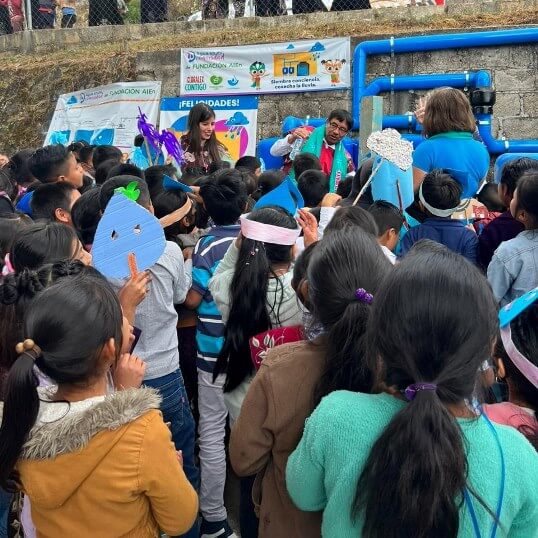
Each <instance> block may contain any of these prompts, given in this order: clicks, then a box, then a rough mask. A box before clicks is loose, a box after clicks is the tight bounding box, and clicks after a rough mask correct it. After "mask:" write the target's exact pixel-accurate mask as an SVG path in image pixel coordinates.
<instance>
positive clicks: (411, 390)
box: [404, 383, 437, 401]
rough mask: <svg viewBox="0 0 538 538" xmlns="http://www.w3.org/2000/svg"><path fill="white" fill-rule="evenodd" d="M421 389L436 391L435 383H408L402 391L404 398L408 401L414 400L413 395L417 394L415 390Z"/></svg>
mask: <svg viewBox="0 0 538 538" xmlns="http://www.w3.org/2000/svg"><path fill="white" fill-rule="evenodd" d="M421 390H433V391H436V390H437V385H435V384H434V383H413V384H412V385H409V386H408V387H407V388H406V389H405V391H404V395H405V399H406V400H409V401H411V400H414V399H415V396H416V395H417V392H419V391H421Z"/></svg>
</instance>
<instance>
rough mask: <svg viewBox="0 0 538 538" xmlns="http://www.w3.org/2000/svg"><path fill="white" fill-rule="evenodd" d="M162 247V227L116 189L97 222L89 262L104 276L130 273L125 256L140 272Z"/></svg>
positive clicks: (155, 260) (110, 276)
mask: <svg viewBox="0 0 538 538" xmlns="http://www.w3.org/2000/svg"><path fill="white" fill-rule="evenodd" d="M165 247H166V240H165V237H164V230H163V228H162V226H161V225H160V224H159V221H158V220H157V219H156V218H155V217H154V216H153V215H152V214H151V213H150V212H149V211H147V210H146V209H144V208H143V207H142V206H140V205H138V204H137V203H136V202H134V201H133V200H130V199H129V198H128V197H127V196H125V195H124V194H121V193H119V192H116V193H115V194H114V196H112V198H111V199H110V202H108V205H107V206H106V209H105V212H104V214H103V217H102V218H101V220H100V221H99V225H98V226H97V231H96V233H95V241H94V243H93V248H92V256H93V264H94V266H95V268H96V269H98V270H99V271H100V272H101V273H103V275H105V276H106V277H108V278H127V277H129V276H130V274H131V272H130V268H129V255H130V254H134V255H135V257H136V265H137V267H138V269H139V270H140V271H145V270H146V269H149V268H150V267H152V266H153V265H155V263H156V262H157V260H158V259H159V258H160V257H161V256H162V254H163V252H164V249H165Z"/></svg>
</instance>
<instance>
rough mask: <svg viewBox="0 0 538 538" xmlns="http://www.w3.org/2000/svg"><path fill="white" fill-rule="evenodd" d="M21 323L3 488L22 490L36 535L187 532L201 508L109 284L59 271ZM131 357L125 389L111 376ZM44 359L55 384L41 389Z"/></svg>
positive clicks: (2, 437) (9, 385)
mask: <svg viewBox="0 0 538 538" xmlns="http://www.w3.org/2000/svg"><path fill="white" fill-rule="evenodd" d="M73 320H77V323H75V324H74V323H73ZM90 327H91V330H89V328H90ZM23 330H24V339H23V340H22V341H21V342H19V343H18V344H17V346H16V348H17V353H18V354H19V356H18V358H17V359H16V361H15V363H14V364H13V366H12V367H11V369H10V372H9V374H8V377H7V381H6V391H5V394H6V398H5V401H4V408H3V419H2V426H1V428H0V454H1V456H0V457H1V461H2V466H1V468H0V485H1V486H2V487H3V488H6V487H13V486H15V487H20V488H21V489H22V490H23V491H24V493H25V494H26V495H27V497H28V498H29V499H30V501H31V503H32V509H31V512H32V519H33V523H34V524H35V527H36V529H37V534H38V535H40V536H88V535H95V536H103V535H107V534H111V535H114V536H120V535H122V536H126V535H129V534H132V535H137V536H141V537H142V536H144V537H148V538H149V537H151V536H156V535H157V534H158V532H159V531H160V530H162V531H166V532H167V533H168V534H170V535H178V534H181V533H183V532H185V531H187V530H188V529H189V528H190V526H191V525H192V524H193V522H194V520H195V519H196V516H197V511H198V503H197V497H196V492H195V491H194V489H193V488H192V486H191V485H190V484H189V483H188V481H187V480H186V478H185V474H184V471H183V470H182V468H181V465H180V463H179V462H178V455H177V454H176V451H175V450H174V446H173V445H172V443H171V442H170V430H169V429H168V428H167V427H166V425H165V423H164V422H163V419H162V416H161V414H160V413H159V411H158V406H159V403H160V399H159V397H158V395H157V394H156V393H155V391H153V390H151V389H139V388H134V387H139V386H140V381H141V378H142V376H143V364H142V362H141V361H140V360H139V359H138V358H137V357H133V356H131V355H130V354H128V353H125V346H129V344H130V343H132V333H131V327H130V326H129V324H128V323H127V322H126V320H125V318H122V311H121V307H120V303H119V301H118V298H117V297H116V295H115V293H114V291H113V290H112V288H111V287H110V286H109V285H108V284H107V283H106V281H104V280H103V279H102V278H101V277H97V276H90V275H86V276H81V275H79V277H77V278H76V279H75V278H66V279H62V281H61V282H58V283H56V284H54V285H52V286H50V287H49V288H47V289H45V290H43V291H42V292H40V293H39V294H38V295H37V297H36V298H35V299H34V300H33V302H32V305H31V308H29V309H28V310H27V312H26V315H25V319H24V329H23ZM124 363H134V364H133V367H132V368H131V371H130V375H129V376H126V377H124V378H123V379H122V381H121V385H122V388H125V389H126V390H118V391H114V390H113V388H112V387H111V386H110V384H109V373H110V371H111V369H112V370H114V369H115V368H117V367H118V365H121V364H124ZM36 367H37V368H39V370H40V371H41V372H43V373H44V374H45V375H46V376H47V377H48V378H49V379H50V380H51V381H52V382H53V383H55V385H54V386H51V387H42V388H41V387H38V378H37V376H36V373H35V371H36V370H35V369H36ZM131 387H133V388H131ZM21 401H24V402H25V405H24V406H22V407H21V405H20V402H21ZM112 476H115V477H116V479H115V480H112V481H111V480H110V477H112ZM104 491H106V498H107V501H106V503H105V505H106V506H103V494H104V493H103V492H104ZM97 513H99V514H100V517H96V514H97Z"/></svg>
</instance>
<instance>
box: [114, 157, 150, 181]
mask: <svg viewBox="0 0 538 538" xmlns="http://www.w3.org/2000/svg"><path fill="white" fill-rule="evenodd" d="M105 162H106V161H105ZM116 176H136V177H138V178H140V179H145V175H144V171H143V170H141V169H140V168H138V166H135V165H134V164H131V163H117V164H116V165H114V166H113V167H112V168H110V170H109V171H108V174H107V176H106V179H110V178H112V177H116Z"/></svg>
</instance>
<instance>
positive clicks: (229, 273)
mask: <svg viewBox="0 0 538 538" xmlns="http://www.w3.org/2000/svg"><path fill="white" fill-rule="evenodd" d="M299 233H300V228H299V227H298V226H297V222H296V221H295V219H294V218H293V216H292V215H291V214H290V213H288V212H287V211H286V210H285V209H282V208H281V207H277V206H266V207H263V208H261V209H258V210H256V211H253V212H252V213H250V214H249V215H248V216H245V217H242V218H241V233H240V235H239V237H238V238H237V239H236V240H235V241H234V242H232V244H231V245H230V246H229V248H228V251H227V252H226V255H225V256H224V258H223V259H222V261H221V263H220V264H219V266H218V268H217V270H216V272H215V274H214V276H213V278H212V279H211V281H210V282H209V289H210V291H211V294H212V296H213V298H214V300H215V303H216V304H217V307H218V309H219V311H220V314H221V316H222V320H223V322H224V323H225V325H226V329H225V332H224V345H223V346H222V349H221V351H220V354H219V356H218V360H217V362H216V365H215V369H214V372H213V380H215V381H216V380H218V379H219V375H220V379H222V378H223V374H224V377H225V381H224V401H225V404H226V407H227V409H228V412H229V416H230V421H231V422H232V423H233V422H234V421H235V420H236V419H237V417H238V415H239V411H240V409H241V405H242V403H243V399H244V397H245V394H246V392H247V389H248V386H249V384H250V382H251V381H252V377H253V373H254V367H253V362H252V356H251V348H250V343H251V338H252V337H255V336H257V335H260V333H263V332H266V331H268V330H270V329H275V328H278V327H293V326H297V325H300V324H301V323H302V309H301V308H300V307H299V304H298V302H297V298H296V296H295V292H294V290H293V288H292V286H291V279H292V275H293V272H292V267H293V264H292V262H293V258H294V248H295V242H296V241H297V238H298V236H299ZM260 338H262V340H263V338H264V336H263V335H260ZM251 488H252V479H245V480H244V481H243V482H242V485H241V508H240V510H241V535H243V536H252V535H253V534H251V533H253V532H255V530H256V528H257V526H258V525H257V519H256V517H255V516H254V514H253V507H252V500H251ZM252 527H254V528H252Z"/></svg>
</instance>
